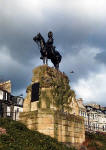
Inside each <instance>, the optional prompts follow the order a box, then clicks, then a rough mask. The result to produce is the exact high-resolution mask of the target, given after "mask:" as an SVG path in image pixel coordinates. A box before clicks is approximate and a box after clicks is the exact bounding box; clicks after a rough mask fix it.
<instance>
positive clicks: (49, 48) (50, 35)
mask: <svg viewBox="0 0 106 150" xmlns="http://www.w3.org/2000/svg"><path fill="white" fill-rule="evenodd" d="M53 41H54V39H53V33H52V32H51V31H49V32H48V40H47V42H46V49H47V52H48V54H49V55H53V54H54V51H55V47H54V46H53ZM40 59H43V56H42V55H41V57H40Z"/></svg>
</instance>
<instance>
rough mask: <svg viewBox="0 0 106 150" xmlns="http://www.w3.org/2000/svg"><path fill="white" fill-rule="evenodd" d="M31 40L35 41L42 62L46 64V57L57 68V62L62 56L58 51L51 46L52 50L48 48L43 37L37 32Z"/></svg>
mask: <svg viewBox="0 0 106 150" xmlns="http://www.w3.org/2000/svg"><path fill="white" fill-rule="evenodd" d="M33 40H34V41H35V42H36V43H37V45H38V46H39V48H40V52H41V55H42V56H43V58H41V59H43V63H44V64H47V63H48V59H51V62H52V63H53V64H54V67H55V68H56V69H59V63H60V62H61V59H62V56H61V55H60V53H59V52H58V51H57V50H55V47H53V49H52V50H50V49H48V46H47V44H46V42H45V40H44V38H43V36H42V35H41V34H40V33H38V34H37V35H36V36H35V37H34V38H33Z"/></svg>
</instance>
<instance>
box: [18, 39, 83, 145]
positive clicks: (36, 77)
mask: <svg viewBox="0 0 106 150" xmlns="http://www.w3.org/2000/svg"><path fill="white" fill-rule="evenodd" d="M35 41H36V40H35ZM47 47H48V46H47ZM49 48H50V49H51V51H52V50H53V47H52V46H50V47H49ZM43 57H44V55H43V53H42V55H41V59H43ZM46 57H48V56H47V55H46ZM57 66H58V65H56V68H53V67H49V66H48V65H47V64H44V65H42V66H39V67H36V68H35V69H33V76H32V82H31V84H30V85H29V86H28V87H27V90H26V93H27V95H26V98H25V100H24V105H23V112H22V113H20V121H21V122H23V123H24V124H25V125H26V126H27V127H28V128H29V129H32V130H37V131H39V132H41V133H43V134H45V135H49V136H51V137H53V138H56V139H57V140H58V141H60V142H64V143H73V144H81V143H82V142H83V141H84V140H85V129H84V120H83V118H82V117H80V116H79V108H78V106H77V104H76V105H75V107H73V105H74V103H73V102H74V101H76V100H75V92H74V91H73V90H72V89H71V88H70V85H69V79H68V77H67V76H66V75H65V73H62V72H60V71H59V70H58V68H57ZM73 108H74V111H72V109H73ZM72 112H74V113H73V114H72Z"/></svg>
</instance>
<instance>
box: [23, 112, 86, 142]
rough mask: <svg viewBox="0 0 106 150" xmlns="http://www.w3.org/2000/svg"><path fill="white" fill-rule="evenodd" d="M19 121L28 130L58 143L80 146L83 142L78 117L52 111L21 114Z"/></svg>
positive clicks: (79, 118) (82, 123) (83, 136)
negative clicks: (46, 136)
mask: <svg viewBox="0 0 106 150" xmlns="http://www.w3.org/2000/svg"><path fill="white" fill-rule="evenodd" d="M20 121H21V122H22V123H24V124H25V125H26V126H27V127H28V128H29V129H31V130H36V131H39V132H40V133H43V134H45V135H49V136H51V137H53V138H56V139H57V140H58V141H60V142H65V143H72V144H75V143H76V144H81V143H82V142H83V141H84V140H85V129H84V121H83V118H82V117H80V116H75V115H71V114H65V113H62V112H59V111H56V110H52V109H38V110H36V111H30V112H21V113H20Z"/></svg>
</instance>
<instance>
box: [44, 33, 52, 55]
mask: <svg viewBox="0 0 106 150" xmlns="http://www.w3.org/2000/svg"><path fill="white" fill-rule="evenodd" d="M48 38H49V39H48V40H47V42H46V48H47V50H48V52H49V53H51V54H52V55H53V54H54V46H53V41H54V39H53V33H52V32H51V31H49V32H48Z"/></svg>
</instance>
